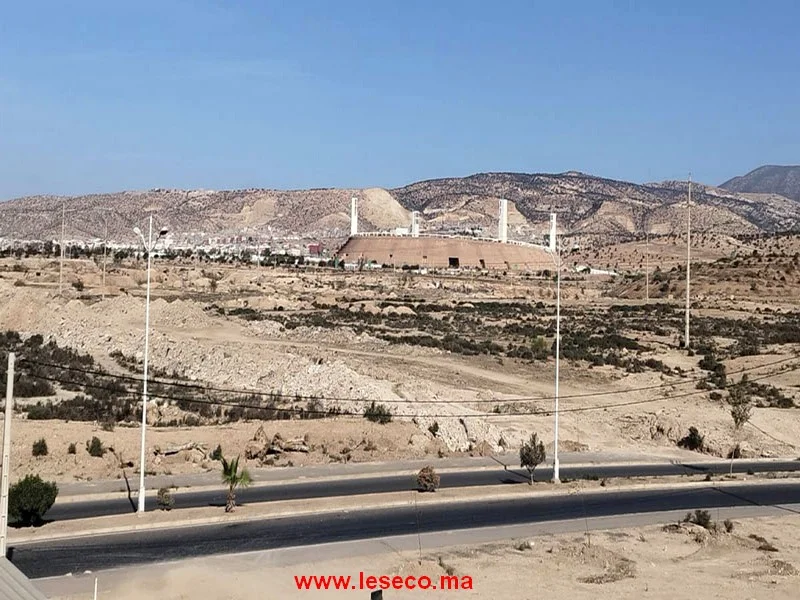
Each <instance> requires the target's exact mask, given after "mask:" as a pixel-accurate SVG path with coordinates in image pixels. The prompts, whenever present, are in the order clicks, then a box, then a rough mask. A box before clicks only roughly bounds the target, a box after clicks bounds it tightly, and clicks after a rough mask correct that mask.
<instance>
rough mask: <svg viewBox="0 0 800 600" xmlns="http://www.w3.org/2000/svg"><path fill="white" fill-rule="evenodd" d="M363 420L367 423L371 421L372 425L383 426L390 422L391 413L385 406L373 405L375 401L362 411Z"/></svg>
mask: <svg viewBox="0 0 800 600" xmlns="http://www.w3.org/2000/svg"><path fill="white" fill-rule="evenodd" d="M364 418H365V419H367V420H368V421H372V422H373V423H380V424H381V425H385V424H386V423H390V422H391V420H392V413H391V411H389V409H388V408H386V405H385V404H375V401H374V400H373V401H372V404H370V405H369V406H368V407H367V408H366V409H364Z"/></svg>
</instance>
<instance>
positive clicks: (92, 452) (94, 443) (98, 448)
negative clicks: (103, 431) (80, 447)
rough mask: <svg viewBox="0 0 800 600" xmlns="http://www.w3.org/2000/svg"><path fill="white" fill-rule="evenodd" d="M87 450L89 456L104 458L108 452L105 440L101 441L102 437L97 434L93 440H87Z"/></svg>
mask: <svg viewBox="0 0 800 600" xmlns="http://www.w3.org/2000/svg"><path fill="white" fill-rule="evenodd" d="M86 451H87V452H88V453H89V456H94V457H95V458H102V457H103V455H104V454H105V453H106V449H105V448H104V447H103V442H101V441H100V438H99V437H97V436H94V437H93V438H92V439H91V441H88V442H86Z"/></svg>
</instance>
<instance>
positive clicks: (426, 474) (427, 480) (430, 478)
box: [417, 465, 440, 492]
mask: <svg viewBox="0 0 800 600" xmlns="http://www.w3.org/2000/svg"><path fill="white" fill-rule="evenodd" d="M439 481H440V479H439V474H438V473H437V472H436V470H435V469H434V468H433V467H432V466H430V465H427V466H425V467H422V468H421V469H420V470H419V473H417V488H418V489H419V491H420V492H435V491H436V490H437V489H438V487H439Z"/></svg>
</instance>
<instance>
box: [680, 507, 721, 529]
mask: <svg viewBox="0 0 800 600" xmlns="http://www.w3.org/2000/svg"><path fill="white" fill-rule="evenodd" d="M683 521H684V523H694V524H695V525H699V526H700V527H702V528H703V529H709V530H712V529H714V528H715V526H714V522H713V521H712V520H711V513H710V512H708V511H707V510H701V509H697V510H696V511H694V514H692V513H690V512H689V513H686V516H685V517H684V518H683Z"/></svg>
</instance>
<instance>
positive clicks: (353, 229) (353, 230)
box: [350, 196, 358, 237]
mask: <svg viewBox="0 0 800 600" xmlns="http://www.w3.org/2000/svg"><path fill="white" fill-rule="evenodd" d="M355 235H358V198H356V197H355V196H353V197H352V198H350V236H351V237H352V236H355Z"/></svg>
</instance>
